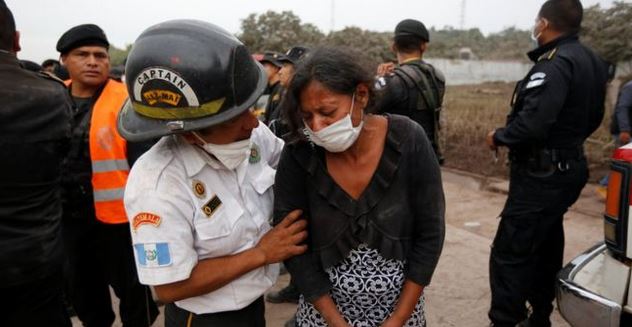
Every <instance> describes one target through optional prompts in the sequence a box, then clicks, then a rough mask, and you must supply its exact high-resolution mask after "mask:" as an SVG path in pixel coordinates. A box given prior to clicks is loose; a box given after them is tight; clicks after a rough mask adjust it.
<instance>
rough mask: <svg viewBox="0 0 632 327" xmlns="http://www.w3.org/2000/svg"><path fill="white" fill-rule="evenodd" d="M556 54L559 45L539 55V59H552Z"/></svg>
mask: <svg viewBox="0 0 632 327" xmlns="http://www.w3.org/2000/svg"><path fill="white" fill-rule="evenodd" d="M556 54H557V47H556V48H553V49H551V50H549V51H547V52H545V53H543V54H542V55H541V56H540V57H538V61H542V60H551V59H553V58H554V57H555V55H556Z"/></svg>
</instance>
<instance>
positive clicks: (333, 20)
mask: <svg viewBox="0 0 632 327" xmlns="http://www.w3.org/2000/svg"><path fill="white" fill-rule="evenodd" d="M334 28H336V0H331V26H329V33H332V32H333V31H334Z"/></svg>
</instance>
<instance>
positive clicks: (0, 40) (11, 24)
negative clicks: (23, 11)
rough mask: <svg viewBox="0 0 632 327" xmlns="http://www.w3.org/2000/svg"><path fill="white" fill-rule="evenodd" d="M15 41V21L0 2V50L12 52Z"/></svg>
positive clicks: (7, 8) (1, 0)
mask: <svg viewBox="0 0 632 327" xmlns="http://www.w3.org/2000/svg"><path fill="white" fill-rule="evenodd" d="M14 39H15V20H14V19H13V14H12V13H11V10H10V9H9V7H7V4H6V3H4V0H0V49H2V50H6V51H11V50H13V41H14Z"/></svg>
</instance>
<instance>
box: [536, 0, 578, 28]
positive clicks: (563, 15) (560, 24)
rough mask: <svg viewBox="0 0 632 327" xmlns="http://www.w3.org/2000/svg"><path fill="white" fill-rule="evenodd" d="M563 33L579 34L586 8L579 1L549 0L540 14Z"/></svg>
mask: <svg viewBox="0 0 632 327" xmlns="http://www.w3.org/2000/svg"><path fill="white" fill-rule="evenodd" d="M538 16H540V17H541V18H545V19H546V20H548V21H549V23H550V24H551V25H552V26H553V28H555V29H556V30H558V31H560V32H562V33H577V32H579V29H580V27H581V24H582V19H583V17H584V7H583V6H582V3H581V2H580V1H579V0H548V1H546V2H545V3H544V4H543V5H542V7H541V8H540V13H539V14H538Z"/></svg>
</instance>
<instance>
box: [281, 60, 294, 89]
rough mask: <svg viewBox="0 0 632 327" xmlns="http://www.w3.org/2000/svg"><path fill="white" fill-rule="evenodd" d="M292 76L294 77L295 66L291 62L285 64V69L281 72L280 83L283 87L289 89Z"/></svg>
mask: <svg viewBox="0 0 632 327" xmlns="http://www.w3.org/2000/svg"><path fill="white" fill-rule="evenodd" d="M292 76H294V65H293V64H291V63H289V62H284V63H283V68H281V70H279V82H281V85H282V86H283V87H288V85H290V81H291V80H292Z"/></svg>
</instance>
